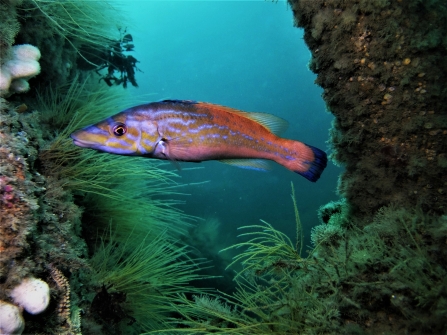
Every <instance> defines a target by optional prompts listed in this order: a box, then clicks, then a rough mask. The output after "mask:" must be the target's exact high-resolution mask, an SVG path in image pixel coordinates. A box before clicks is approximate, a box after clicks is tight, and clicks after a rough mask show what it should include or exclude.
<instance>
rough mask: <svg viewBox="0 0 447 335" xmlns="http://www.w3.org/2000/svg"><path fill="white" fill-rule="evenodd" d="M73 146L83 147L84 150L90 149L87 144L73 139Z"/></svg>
mask: <svg viewBox="0 0 447 335" xmlns="http://www.w3.org/2000/svg"><path fill="white" fill-rule="evenodd" d="M73 144H74V145H77V146H78V147H82V148H88V147H89V145H88V144H87V143H84V142H81V141H78V140H75V139H73Z"/></svg>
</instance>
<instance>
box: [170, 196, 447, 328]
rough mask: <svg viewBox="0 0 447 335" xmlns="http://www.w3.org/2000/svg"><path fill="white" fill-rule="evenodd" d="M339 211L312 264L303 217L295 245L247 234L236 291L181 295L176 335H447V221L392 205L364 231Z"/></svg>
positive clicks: (269, 231)
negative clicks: (303, 241)
mask: <svg viewBox="0 0 447 335" xmlns="http://www.w3.org/2000/svg"><path fill="white" fill-rule="evenodd" d="M334 206H335V207H336V208H337V210H336V211H332V213H333V214H332V215H331V216H330V217H328V222H327V223H322V225H321V226H317V227H315V228H314V231H313V234H312V241H313V249H312V250H310V251H309V252H308V256H306V257H303V256H302V255H301V253H300V249H301V246H300V241H301V236H300V233H299V232H300V231H301V228H300V224H299V219H298V218H297V232H298V234H297V240H296V241H294V242H292V241H291V240H290V238H289V237H287V236H286V235H284V234H283V233H281V232H280V231H278V230H276V229H275V228H274V227H273V226H272V225H270V224H269V223H267V222H262V223H261V224H260V225H255V226H247V227H242V228H241V229H243V230H247V231H248V232H246V233H243V234H242V235H241V237H247V236H248V237H250V238H251V239H249V240H248V241H246V242H241V243H239V244H236V245H234V246H232V247H230V248H229V249H235V248H236V249H241V250H242V251H241V252H240V253H239V254H238V255H237V256H235V257H234V262H233V263H232V264H231V266H235V265H238V266H240V267H241V269H240V270H238V271H237V273H236V275H235V278H234V280H235V281H236V282H237V287H238V288H237V292H236V293H235V294H233V295H227V294H224V293H221V294H219V295H200V296H194V297H193V299H191V298H189V297H186V296H184V295H181V296H179V297H178V299H177V300H175V303H174V304H173V308H175V310H176V311H177V312H178V313H179V315H181V316H182V317H181V318H178V319H175V320H173V321H172V323H173V325H174V328H173V329H171V330H169V333H170V334H171V333H179V334H180V333H188V334H209V333H224V334H377V333H378V332H380V333H383V334H420V333H421V331H423V332H427V333H432V334H444V333H445V331H446V329H447V323H446V320H447V304H446V302H447V291H446V287H447V282H446V276H447V269H446V268H445V266H444V261H443V260H444V259H445V257H446V253H447V248H446V247H445V236H446V235H447V218H446V217H441V218H439V217H431V216H428V215H426V214H424V213H423V212H422V211H420V210H414V211H411V212H408V211H407V210H405V209H401V208H398V207H394V206H389V207H384V208H382V209H381V210H380V211H379V212H378V214H377V215H376V216H375V218H374V219H373V221H372V222H371V223H370V224H369V225H366V226H365V227H364V228H362V229H361V228H358V225H356V224H355V223H354V222H351V221H350V220H349V216H348V215H347V214H348V212H349V208H348V206H347V205H346V203H345V202H340V203H338V204H335V205H334V204H330V207H334ZM322 211H323V212H325V213H326V214H327V210H326V209H325V208H322ZM296 213H297V215H298V212H296ZM222 252H225V250H223V251H222Z"/></svg>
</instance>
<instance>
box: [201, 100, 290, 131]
mask: <svg viewBox="0 0 447 335" xmlns="http://www.w3.org/2000/svg"><path fill="white" fill-rule="evenodd" d="M199 104H201V105H202V106H203V107H205V108H209V109H212V110H213V109H214V110H220V111H222V110H224V111H225V112H228V113H233V114H237V115H240V116H243V117H246V118H247V119H250V120H253V121H255V122H256V123H259V124H260V125H262V126H264V127H265V128H267V129H268V130H269V131H270V132H272V133H273V134H275V135H280V134H281V133H282V132H284V131H285V130H286V129H287V127H288V126H289V124H288V122H287V121H286V120H284V119H281V118H280V117H278V116H275V115H272V114H268V113H258V112H243V111H241V110H238V109H234V108H230V107H225V106H221V105H215V104H210V103H206V102H201V103H199Z"/></svg>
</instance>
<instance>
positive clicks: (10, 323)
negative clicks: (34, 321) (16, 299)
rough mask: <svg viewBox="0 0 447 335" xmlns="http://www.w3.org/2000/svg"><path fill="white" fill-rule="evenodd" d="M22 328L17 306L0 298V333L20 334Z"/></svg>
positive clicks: (4, 334) (20, 314)
mask: <svg viewBox="0 0 447 335" xmlns="http://www.w3.org/2000/svg"><path fill="white" fill-rule="evenodd" d="M24 328H25V322H24V321H23V317H22V313H21V312H20V309H19V307H17V306H15V305H12V304H9V303H7V302H4V301H1V300H0V334H2V335H10V334H15V335H17V334H22V332H23V329H24Z"/></svg>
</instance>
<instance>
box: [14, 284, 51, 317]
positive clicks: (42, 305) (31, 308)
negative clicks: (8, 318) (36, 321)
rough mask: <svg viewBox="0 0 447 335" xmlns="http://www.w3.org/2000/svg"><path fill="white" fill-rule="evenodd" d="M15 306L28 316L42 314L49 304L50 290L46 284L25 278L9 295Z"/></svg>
mask: <svg viewBox="0 0 447 335" xmlns="http://www.w3.org/2000/svg"><path fill="white" fill-rule="evenodd" d="M10 296H11V298H12V300H13V301H14V303H15V304H16V305H19V306H21V307H23V308H24V309H25V310H26V311H27V312H28V313H30V314H39V313H41V312H43V311H44V310H45V309H46V308H47V307H48V304H49V302H50V288H49V286H48V284H47V283H45V282H44V281H43V280H41V279H37V278H34V277H29V278H25V279H23V280H22V282H21V283H20V284H19V285H18V286H16V287H15V288H14V289H13V290H12V291H11V294H10Z"/></svg>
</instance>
